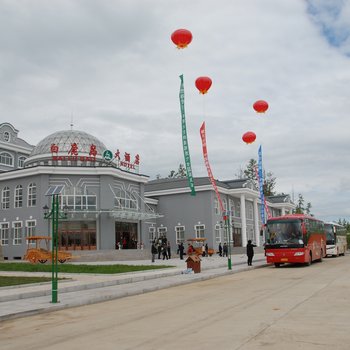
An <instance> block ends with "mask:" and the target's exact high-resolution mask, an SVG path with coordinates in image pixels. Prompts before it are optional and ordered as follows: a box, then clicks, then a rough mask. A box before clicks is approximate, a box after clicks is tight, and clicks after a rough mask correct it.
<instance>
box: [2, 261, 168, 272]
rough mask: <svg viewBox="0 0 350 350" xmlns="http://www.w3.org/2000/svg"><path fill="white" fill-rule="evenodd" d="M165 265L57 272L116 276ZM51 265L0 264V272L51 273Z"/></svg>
mask: <svg viewBox="0 0 350 350" xmlns="http://www.w3.org/2000/svg"><path fill="white" fill-rule="evenodd" d="M167 267H173V266H166V265H158V266H154V265H71V264H58V272H65V273H101V274H116V273H127V272H136V271H145V270H157V269H164V268H167ZM51 268H52V267H51V264H29V263H7V262H6V263H0V271H24V272H51Z"/></svg>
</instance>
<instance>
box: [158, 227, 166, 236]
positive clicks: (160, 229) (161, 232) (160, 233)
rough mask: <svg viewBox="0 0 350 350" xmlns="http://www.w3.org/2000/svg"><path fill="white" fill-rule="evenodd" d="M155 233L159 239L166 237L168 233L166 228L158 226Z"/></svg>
mask: <svg viewBox="0 0 350 350" xmlns="http://www.w3.org/2000/svg"><path fill="white" fill-rule="evenodd" d="M157 232H158V238H159V237H162V236H163V237H166V235H167V232H168V228H167V227H164V226H160V227H158V228H157Z"/></svg>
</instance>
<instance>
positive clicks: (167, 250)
mask: <svg viewBox="0 0 350 350" xmlns="http://www.w3.org/2000/svg"><path fill="white" fill-rule="evenodd" d="M254 247H256V245H255V244H253V243H252V241H251V240H248V244H247V247H246V249H247V257H248V260H247V264H248V266H252V262H253V257H254ZM184 250H185V247H184V245H183V243H182V242H181V243H180V244H179V245H178V248H177V254H179V256H180V259H181V260H183V256H184ZM208 250H209V248H208V244H205V245H204V244H203V246H202V256H208ZM151 253H152V262H154V261H155V258H156V256H157V254H158V259H161V256H162V257H163V260H165V259H166V260H168V259H170V258H171V247H170V242H169V241H168V240H167V238H166V237H161V238H159V239H158V240H154V241H153V242H152V247H151ZM194 253H195V249H194V247H193V245H192V244H189V245H188V248H187V255H191V254H194ZM219 256H222V257H227V256H228V245H227V244H226V242H225V243H224V245H223V246H222V245H221V242H220V243H219Z"/></svg>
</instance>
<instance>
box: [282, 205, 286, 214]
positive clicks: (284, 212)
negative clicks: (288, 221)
mask: <svg viewBox="0 0 350 350" xmlns="http://www.w3.org/2000/svg"><path fill="white" fill-rule="evenodd" d="M281 215H282V216H283V215H286V208H285V207H282V210H281Z"/></svg>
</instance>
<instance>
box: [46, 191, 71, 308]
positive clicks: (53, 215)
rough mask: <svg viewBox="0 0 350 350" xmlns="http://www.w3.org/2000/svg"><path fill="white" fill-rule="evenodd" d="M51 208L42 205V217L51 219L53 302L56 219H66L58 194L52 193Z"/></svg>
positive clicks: (55, 266) (65, 208) (65, 207)
mask: <svg viewBox="0 0 350 350" xmlns="http://www.w3.org/2000/svg"><path fill="white" fill-rule="evenodd" d="M51 196H52V202H51V210H50V209H49V207H48V206H47V205H45V206H44V207H43V210H44V218H45V219H48V220H49V219H51V227H52V234H51V237H52V248H51V249H52V251H51V254H52V259H51V260H52V261H51V262H52V293H51V294H52V300H51V302H52V303H53V304H55V303H57V302H58V301H57V293H58V220H59V219H67V210H68V207H67V206H64V207H63V213H61V212H60V204H59V194H52V195H51Z"/></svg>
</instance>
